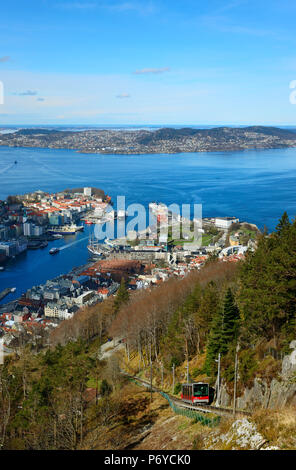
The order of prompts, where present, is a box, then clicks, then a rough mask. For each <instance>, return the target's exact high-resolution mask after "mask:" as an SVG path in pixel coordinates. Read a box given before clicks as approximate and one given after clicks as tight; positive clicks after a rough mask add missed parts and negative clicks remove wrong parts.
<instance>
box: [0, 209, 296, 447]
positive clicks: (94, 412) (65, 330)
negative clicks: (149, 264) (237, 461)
mask: <svg viewBox="0 0 296 470" xmlns="http://www.w3.org/2000/svg"><path fill="white" fill-rule="evenodd" d="M295 279H296V222H295V221H293V222H290V221H289V219H288V217H287V214H286V213H284V215H283V217H282V218H281V220H280V221H279V224H278V225H277V228H276V231H275V232H274V233H272V234H269V235H268V234H267V233H264V234H261V235H260V236H259V239H258V248H257V250H256V251H255V252H254V253H249V254H248V255H247V257H246V260H245V261H242V262H240V264H236V265H234V264H233V263H227V262H222V261H218V260H215V259H212V260H210V261H209V262H208V263H207V264H206V265H205V266H204V267H203V268H202V269H201V270H200V271H198V272H195V271H192V272H191V273H190V274H189V275H188V276H186V277H184V278H183V279H173V278H172V279H170V280H168V281H167V282H165V283H162V284H160V285H159V286H157V287H155V288H153V289H151V290H150V289H146V290H140V291H135V292H133V293H130V292H129V291H127V290H126V287H125V284H124V282H122V284H121V287H120V289H119V291H118V293H117V295H116V297H112V298H109V299H107V300H106V301H104V302H102V303H101V304H100V305H99V306H93V307H87V308H85V309H82V310H81V311H80V312H78V313H77V314H76V315H75V316H74V317H73V318H72V319H71V320H67V321H64V322H62V323H61V324H60V326H59V327H58V328H56V329H55V330H54V331H53V333H52V335H51V338H50V345H49V346H50V347H48V348H45V349H43V350H41V351H40V352H38V351H37V350H35V351H34V350H33V349H32V348H31V347H29V346H27V347H20V349H19V350H18V351H17V353H16V354H15V355H14V356H11V357H8V358H6V360H5V363H4V365H3V366H1V367H0V388H1V391H2V392H1V394H0V415H1V420H0V439H1V441H0V444H1V446H2V447H3V448H5V449H82V448H83V449H117V450H118V449H159V448H167V449H175V448H176V449H177V448H185V449H237V448H239V449H240V448H244V449H255V448H259V447H260V448H269V447H271V448H274V447H276V448H280V449H292V448H295V446H296V427H295V420H294V416H295V406H296V367H295V361H294V359H293V358H294V354H295V350H296V341H295V339H296V328H295V327H296V320H295V318H296V315H295V313H296V312H295V309H296V281H295ZM110 335H111V336H112V337H113V341H109V342H107V341H106V340H107V337H110ZM102 344H105V346H104V348H103V351H102V350H101V345H102ZM114 346H116V348H115V350H113V349H114ZM219 353H220V356H221V370H220V377H221V382H220V394H219V396H218V395H217V391H218V388H217V384H218V382H217V374H218V365H217V358H218V355H219ZM150 364H151V365H152V369H151V368H150ZM235 364H237V374H236V373H235V370H236V369H235ZM187 365H188V375H189V380H190V381H193V382H199V381H202V382H205V383H209V384H210V385H212V386H213V387H215V388H216V395H215V398H214V402H215V404H216V405H217V404H218V402H219V404H220V406H222V407H224V408H228V409H232V408H233V406H234V397H235V396H236V401H235V405H236V409H237V410H239V411H240V410H247V411H249V412H250V413H251V415H250V416H249V415H248V416H247V417H246V416H244V417H242V416H239V415H238V416H237V415H236V416H233V417H229V416H228V415H227V416H226V417H225V416H223V415H222V418H221V421H220V424H217V423H216V424H215V426H214V427H210V426H209V425H208V424H202V423H201V422H199V423H197V422H192V417H191V418H190V417H185V416H183V417H182V416H179V415H177V416H176V415H175V412H174V409H171V408H169V402H168V401H167V400H165V399H164V398H163V397H161V396H160V395H159V394H158V393H153V396H152V402H151V403H150V393H149V391H148V392H147V390H146V389H144V388H143V387H140V386H138V385H135V384H134V383H131V382H130V380H129V378H128V377H127V376H126V375H123V373H122V371H123V370H125V371H127V372H128V373H129V374H130V375H137V376H140V377H142V378H144V379H146V380H150V373H151V370H152V382H153V385H155V386H157V387H158V388H161V390H162V391H164V392H168V393H170V394H174V396H175V397H178V396H179V394H180V389H181V384H182V383H184V382H186V379H187ZM172 368H173V369H174V388H173V375H172ZM212 413H213V414H217V413H218V415H219V412H218V410H214V411H213V412H211V414H212Z"/></svg>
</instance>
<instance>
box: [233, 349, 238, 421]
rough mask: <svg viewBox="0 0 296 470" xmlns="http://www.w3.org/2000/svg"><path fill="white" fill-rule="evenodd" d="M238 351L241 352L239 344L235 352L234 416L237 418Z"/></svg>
mask: <svg viewBox="0 0 296 470" xmlns="http://www.w3.org/2000/svg"><path fill="white" fill-rule="evenodd" d="M238 351H239V343H237V346H236V351H235V365H234V389H233V416H235V412H236V384H237V369H238V367H237V366H238Z"/></svg>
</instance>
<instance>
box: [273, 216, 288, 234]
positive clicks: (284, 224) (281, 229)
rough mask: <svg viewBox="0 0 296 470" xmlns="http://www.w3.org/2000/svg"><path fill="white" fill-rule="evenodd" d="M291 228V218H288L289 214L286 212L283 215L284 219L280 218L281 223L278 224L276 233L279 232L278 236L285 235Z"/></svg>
mask: <svg viewBox="0 0 296 470" xmlns="http://www.w3.org/2000/svg"><path fill="white" fill-rule="evenodd" d="M290 226H291V223H290V220H289V217H288V214H287V212H286V211H285V212H284V213H283V215H282V217H281V218H280V220H279V223H278V224H277V226H276V231H277V234H278V235H280V236H281V235H283V233H284V232H285V231H286V230H287V229H289V227H290Z"/></svg>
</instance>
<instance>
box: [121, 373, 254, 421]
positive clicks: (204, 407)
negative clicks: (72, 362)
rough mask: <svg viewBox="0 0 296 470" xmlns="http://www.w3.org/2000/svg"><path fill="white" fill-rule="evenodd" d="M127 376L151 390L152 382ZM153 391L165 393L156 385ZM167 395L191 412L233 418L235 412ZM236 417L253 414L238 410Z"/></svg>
mask: <svg viewBox="0 0 296 470" xmlns="http://www.w3.org/2000/svg"><path fill="white" fill-rule="evenodd" d="M125 375H126V376H128V377H129V378H130V379H132V380H134V381H135V382H139V383H141V384H143V385H144V386H145V387H148V388H149V389H150V382H147V381H146V380H143V379H140V378H139V377H137V376H132V375H129V374H126V373H125ZM152 390H153V391H154V392H157V393H163V391H162V390H161V389H160V388H158V387H155V386H154V385H153V386H152ZM166 395H168V397H169V398H170V400H171V401H172V402H173V403H175V405H176V406H178V407H179V408H187V409H189V410H192V411H198V412H200V411H201V412H202V413H215V414H217V415H220V416H232V415H233V410H232V409H230V408H221V407H220V406H213V405H205V404H204V405H202V406H198V405H189V404H188V403H184V402H183V401H182V400H180V399H179V398H176V397H174V396H173V395H170V394H169V393H166ZM235 415H236V416H237V415H243V416H251V415H252V413H250V412H249V411H243V410H236V411H235Z"/></svg>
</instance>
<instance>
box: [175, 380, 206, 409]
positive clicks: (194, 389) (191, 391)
mask: <svg viewBox="0 0 296 470" xmlns="http://www.w3.org/2000/svg"><path fill="white" fill-rule="evenodd" d="M213 398H214V389H213V388H212V387H210V386H209V384H207V383H203V382H197V383H192V384H182V392H181V399H182V400H183V401H185V402H187V403H191V404H193V405H197V404H200V403H205V404H209V403H211V402H212V401H213Z"/></svg>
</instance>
